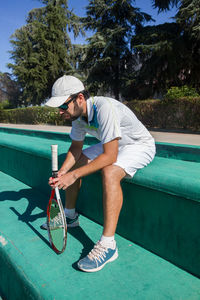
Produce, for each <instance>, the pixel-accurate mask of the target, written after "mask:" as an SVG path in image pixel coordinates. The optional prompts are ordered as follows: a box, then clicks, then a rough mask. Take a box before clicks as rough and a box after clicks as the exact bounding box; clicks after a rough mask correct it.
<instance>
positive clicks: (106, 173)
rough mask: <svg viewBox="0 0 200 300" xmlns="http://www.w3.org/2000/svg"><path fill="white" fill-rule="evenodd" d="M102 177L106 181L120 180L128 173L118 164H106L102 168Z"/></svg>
mask: <svg viewBox="0 0 200 300" xmlns="http://www.w3.org/2000/svg"><path fill="white" fill-rule="evenodd" d="M101 172H102V178H103V181H105V182H110V183H114V182H120V181H121V179H122V178H123V177H124V176H125V175H126V173H125V172H124V170H123V169H122V168H120V167H118V166H116V165H110V166H106V167H104V168H103V169H102V171H101Z"/></svg>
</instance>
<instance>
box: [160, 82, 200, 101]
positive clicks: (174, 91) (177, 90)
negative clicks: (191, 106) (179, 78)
mask: <svg viewBox="0 0 200 300" xmlns="http://www.w3.org/2000/svg"><path fill="white" fill-rule="evenodd" d="M183 97H187V98H189V99H192V98H194V97H200V95H199V94H198V93H197V91H196V89H194V88H190V87H188V86H186V85H184V86H181V87H177V86H174V87H171V88H170V89H169V90H168V91H167V93H166V95H165V99H167V100H174V99H181V98H183Z"/></svg>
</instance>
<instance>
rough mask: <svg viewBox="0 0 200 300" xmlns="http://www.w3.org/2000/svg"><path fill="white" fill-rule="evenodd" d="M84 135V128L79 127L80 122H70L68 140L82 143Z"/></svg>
mask: <svg viewBox="0 0 200 300" xmlns="http://www.w3.org/2000/svg"><path fill="white" fill-rule="evenodd" d="M85 135H86V131H85V129H84V126H82V125H81V121H80V120H79V119H78V120H75V121H73V122H72V129H71V133H70V135H69V136H70V138H71V139H72V140H74V141H83V140H84V138H85Z"/></svg>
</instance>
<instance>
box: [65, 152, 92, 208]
mask: <svg viewBox="0 0 200 300" xmlns="http://www.w3.org/2000/svg"><path fill="white" fill-rule="evenodd" d="M89 162H90V160H89V159H88V157H86V156H85V155H84V154H81V156H80V158H79V160H78V161H77V162H76V164H75V165H74V166H73V167H72V169H71V171H72V170H75V169H77V168H80V167H82V166H84V165H86V164H88V163H89ZM80 187H81V179H80V178H79V179H77V180H76V181H75V182H74V184H72V185H71V186H69V187H68V188H67V189H66V191H65V208H67V209H74V208H75V207H76V201H77V198H78V193H79V190H80Z"/></svg>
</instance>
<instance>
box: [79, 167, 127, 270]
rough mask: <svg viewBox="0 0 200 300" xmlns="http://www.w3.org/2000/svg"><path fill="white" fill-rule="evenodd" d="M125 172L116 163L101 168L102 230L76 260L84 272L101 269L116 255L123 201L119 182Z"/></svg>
mask: <svg viewBox="0 0 200 300" xmlns="http://www.w3.org/2000/svg"><path fill="white" fill-rule="evenodd" d="M124 176H126V172H125V171H124V170H123V169H122V168H120V167H119V166H116V165H111V166H107V167H105V168H103V169H102V178H103V211H104V230H103V235H102V237H101V240H100V241H99V242H97V244H96V245H95V246H94V248H93V249H92V251H91V252H90V253H89V254H88V255H87V256H86V257H84V258H83V259H81V260H80V261H79V262H78V267H79V269H81V270H82V271H85V272H96V271H99V270H101V269H102V268H103V267H104V266H105V265H106V264H107V263H108V262H112V261H114V260H115V259H116V258H117V257H118V249H117V246H116V241H115V239H114V234H115V231H116V227H117V222H118V218H119V214H120V211H121V208H122V203H123V194H122V189H121V185H120V182H121V180H122V178H123V177H124Z"/></svg>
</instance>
